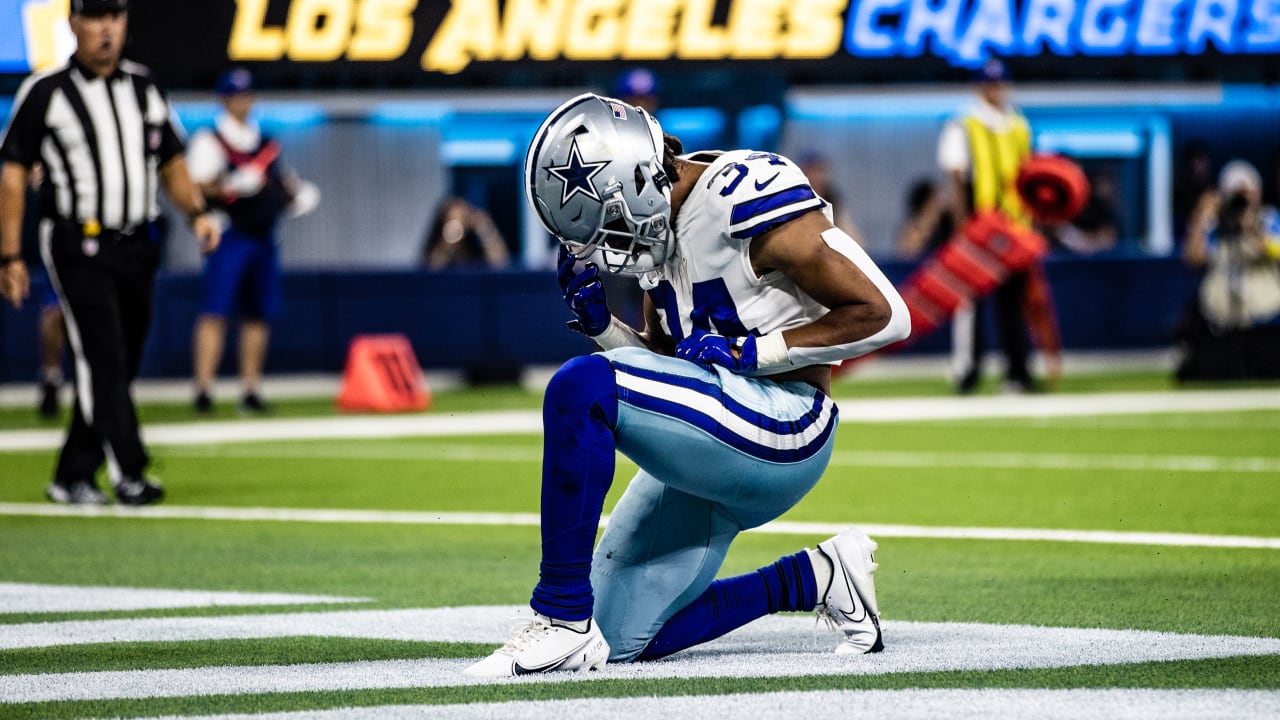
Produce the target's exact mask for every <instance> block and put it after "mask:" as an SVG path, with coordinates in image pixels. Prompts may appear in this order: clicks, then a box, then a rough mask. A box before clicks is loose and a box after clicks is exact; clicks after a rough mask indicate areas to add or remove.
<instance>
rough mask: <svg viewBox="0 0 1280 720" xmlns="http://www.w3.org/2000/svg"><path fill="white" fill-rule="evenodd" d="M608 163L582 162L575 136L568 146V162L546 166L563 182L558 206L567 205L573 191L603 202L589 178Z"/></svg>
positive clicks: (606, 161)
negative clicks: (555, 165) (556, 165)
mask: <svg viewBox="0 0 1280 720" xmlns="http://www.w3.org/2000/svg"><path fill="white" fill-rule="evenodd" d="M608 164H609V161H608V160H605V161H602V162H593V163H584V162H582V151H580V150H578V138H576V137H575V138H574V139H573V144H572V145H570V146H569V162H568V163H567V164H565V165H560V166H558V167H548V168H547V171H548V172H550V173H551V174H552V175H555V176H556V177H558V178H560V180H561V181H563V182H564V190H562V191H561V192H560V207H564V206H565V205H568V204H569V199H570V198H572V197H573V195H574V193H582V194H583V195H586V196H587V197H589V198H591V199H592V200H595V201H596V202H604V201H603V200H601V198H600V193H598V192H596V186H595V185H592V184H591V178H593V177H595V176H596V174H597V173H599V172H600V171H601V170H603V169H604V166H605V165H608Z"/></svg>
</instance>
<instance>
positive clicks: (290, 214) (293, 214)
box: [285, 180, 320, 220]
mask: <svg viewBox="0 0 1280 720" xmlns="http://www.w3.org/2000/svg"><path fill="white" fill-rule="evenodd" d="M319 204H320V188H318V187H316V186H315V184H314V183H309V182H307V181H306V180H299V181H298V184H297V187H296V188H295V191H294V193H293V199H292V200H290V201H289V206H288V207H287V208H285V217H286V218H287V219H289V220H292V219H294V218H297V217H302V216H303V215H306V214H307V213H309V212H311V211H312V210H315V209H316V206H318V205H319Z"/></svg>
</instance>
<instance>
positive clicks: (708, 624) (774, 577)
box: [640, 550, 818, 660]
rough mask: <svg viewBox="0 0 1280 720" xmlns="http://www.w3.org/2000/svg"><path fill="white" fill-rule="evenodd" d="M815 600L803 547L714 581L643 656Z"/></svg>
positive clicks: (668, 650)
mask: <svg viewBox="0 0 1280 720" xmlns="http://www.w3.org/2000/svg"><path fill="white" fill-rule="evenodd" d="M817 605H818V585H817V582H816V581H815V580H814V577H813V565H812V564H810V562H809V553H807V552H805V551H803V550H801V551H800V552H798V553H796V554H795V555H788V556H786V557H784V558H781V559H779V560H778V561H777V562H775V563H774V564H772V565H768V566H766V567H762V568H760V569H759V570H756V571H755V572H751V573H747V574H746V575H739V576H737V577H731V578H725V579H723V580H717V581H715V582H713V583H711V585H710V586H709V587H708V588H707V589H706V592H704V593H702V595H700V596H698V599H697V600H694V601H693V602H691V603H689V605H688V606H687V607H685V608H684V609H683V610H681V611H680V612H678V613H676V614H675V615H674V616H673V617H672V618H671V619H670V620H668V621H667V623H666V624H665V625H663V626H662V630H660V631H658V635H657V636H656V637H654V639H653V641H652V642H650V643H649V646H648V647H646V648H645V649H644V652H643V653H641V654H640V659H641V660H654V659H657V658H660V657H666V656H667V655H670V654H671V653H674V652H678V651H680V650H684V649H685V648H690V647H693V646H694V645H700V644H702V643H704V642H707V641H708V640H714V639H716V638H718V637H720V636H721V635H724V634H725V633H727V632H729V631H730V630H736V629H737V628H740V627H742V626H743V625H746V624H747V623H749V622H751V621H753V620H756V619H759V618H762V617H764V616H765V615H770V614H772V613H776V612H788V611H807V610H812V609H814V608H815V607H817Z"/></svg>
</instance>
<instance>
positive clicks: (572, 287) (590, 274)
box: [556, 245, 613, 337]
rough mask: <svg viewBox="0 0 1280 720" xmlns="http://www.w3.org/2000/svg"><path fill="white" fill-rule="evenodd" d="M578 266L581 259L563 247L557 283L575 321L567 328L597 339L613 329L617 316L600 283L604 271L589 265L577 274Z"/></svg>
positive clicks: (561, 248)
mask: <svg viewBox="0 0 1280 720" xmlns="http://www.w3.org/2000/svg"><path fill="white" fill-rule="evenodd" d="M576 262H577V258H575V257H574V256H573V255H572V254H571V253H570V252H569V251H568V250H566V249H565V248H564V246H563V245H561V246H560V258H559V260H558V262H557V272H556V279H557V280H558V281H559V283H560V291H561V292H562V293H564V303H565V305H568V306H569V309H570V310H571V311H573V314H574V319H572V320H570V321H569V322H568V323H567V324H568V326H569V329H570V330H573V331H575V332H580V333H582V334H583V335H586V336H587V337H596V336H597V335H600V334H601V333H603V332H604V331H605V330H607V329H609V323H610V321H611V320H612V319H613V314H612V313H610V312H609V301H608V299H607V298H606V297H605V293H604V285H603V284H602V283H601V282H600V269H599V268H598V267H596V264H595V263H587V265H586V269H585V270H583V271H582V272H575V271H574V269H573V267H574V264H575V263H576Z"/></svg>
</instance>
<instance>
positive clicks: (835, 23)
mask: <svg viewBox="0 0 1280 720" xmlns="http://www.w3.org/2000/svg"><path fill="white" fill-rule="evenodd" d="M848 5H849V0H793V2H792V3H791V4H790V5H789V6H788V7H787V30H786V33H785V36H784V37H783V40H782V42H783V44H782V54H783V56H784V57H789V58H826V57H831V56H832V55H834V54H835V53H836V51H838V50H839V49H840V41H841V39H842V38H843V37H844V11H845V8H846V7H848Z"/></svg>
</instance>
